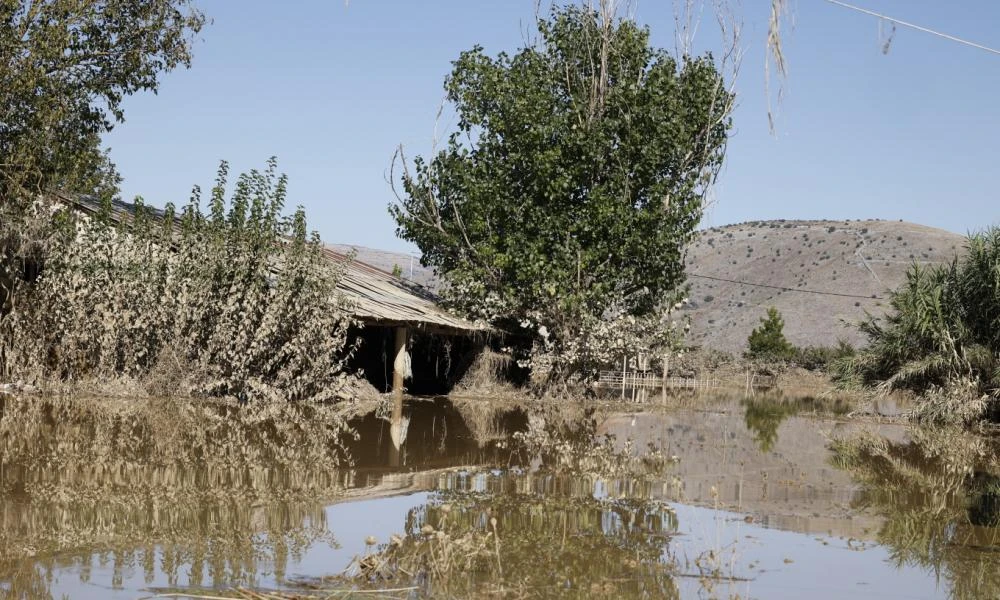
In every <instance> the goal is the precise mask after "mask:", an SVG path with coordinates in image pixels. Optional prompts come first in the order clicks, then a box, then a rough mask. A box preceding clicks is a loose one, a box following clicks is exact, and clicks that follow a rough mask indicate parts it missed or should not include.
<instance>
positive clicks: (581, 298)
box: [390, 6, 732, 351]
mask: <svg viewBox="0 0 1000 600" xmlns="http://www.w3.org/2000/svg"><path fill="white" fill-rule="evenodd" d="M538 31H539V40H538V42H537V43H536V44H534V45H531V46H528V47H525V48H522V49H521V50H519V51H518V52H517V53H516V54H514V55H508V54H506V53H501V54H499V55H497V56H496V57H490V56H487V54H486V53H485V52H484V51H483V49H482V48H479V47H476V48H473V49H472V50H469V51H466V52H463V53H462V54H461V55H460V56H459V58H458V60H456V61H455V62H454V68H453V70H452V73H451V75H450V76H449V77H448V78H447V80H446V82H445V88H446V90H447V96H448V100H449V101H450V102H451V103H452V104H453V105H454V108H455V110H456V112H457V114H458V128H457V131H455V132H454V133H453V134H452V135H451V136H450V137H449V138H448V142H447V145H446V147H445V148H444V149H443V150H441V151H440V152H438V153H437V154H435V155H433V156H431V157H430V158H429V159H425V158H423V157H417V158H416V159H415V160H414V161H413V164H412V166H410V165H408V164H407V163H406V160H405V158H404V159H403V161H402V162H403V165H404V172H403V175H402V186H403V188H402V193H400V194H399V200H398V202H397V203H396V204H394V205H392V206H391V207H390V212H391V213H392V215H393V216H394V217H395V219H396V222H397V224H398V234H399V235H400V236H401V237H402V238H403V239H406V240H410V241H412V242H414V243H416V244H417V246H418V247H419V248H420V249H421V251H422V253H423V257H422V262H423V263H424V264H425V265H427V266H433V267H434V268H436V269H437V270H438V271H439V272H440V273H441V274H442V275H444V277H445V278H446V281H447V287H446V290H445V293H446V295H447V296H448V298H449V299H450V300H451V301H452V302H453V303H454V304H455V305H456V306H458V307H460V308H461V309H464V311H466V312H467V313H468V314H471V315H474V316H478V317H483V318H486V319H488V320H491V321H493V322H499V323H503V324H505V326H506V327H509V328H510V327H518V326H522V327H525V328H528V329H530V330H532V331H535V332H537V331H538V330H539V328H540V326H544V331H547V332H548V333H549V334H550V335H551V336H552V337H551V340H552V341H553V342H554V344H555V346H556V350H557V351H558V347H559V345H560V344H562V343H564V342H565V341H567V340H570V339H574V338H577V337H579V335H580V333H581V330H582V328H585V327H586V326H587V324H588V323H590V324H593V323H596V322H597V321H599V320H601V319H603V318H604V317H605V316H606V315H608V314H615V315H635V316H640V315H646V314H649V313H651V312H652V311H653V310H654V309H655V308H656V307H657V306H659V305H662V304H664V303H666V304H668V305H672V304H673V303H674V301H675V300H676V299H677V298H676V297H674V296H670V294H671V292H673V291H674V290H676V289H677V288H678V287H679V286H680V285H681V284H682V283H683V281H684V272H683V260H682V253H683V248H684V246H685V244H686V243H687V242H688V241H689V240H690V239H691V235H692V232H693V231H694V228H695V226H696V225H697V224H698V222H699V220H700V218H701V215H702V208H703V192H704V189H705V186H706V185H708V184H709V183H710V182H711V180H712V178H713V177H714V174H715V173H716V172H717V170H718V168H719V166H720V165H721V163H722V160H723V150H724V146H725V142H726V138H727V132H728V129H729V126H730V121H729V118H728V109H729V108H730V107H731V101H732V97H731V95H730V94H728V93H727V91H726V90H725V89H724V87H723V84H722V78H721V76H720V75H719V73H718V71H717V69H716V67H715V65H714V64H713V60H712V58H711V57H710V56H705V57H697V58H696V57H689V56H684V57H681V58H679V59H678V58H674V57H672V56H670V55H668V54H667V53H666V52H665V51H663V50H660V49H656V48H652V47H651V46H650V44H649V31H648V30H646V29H644V28H641V27H639V26H638V25H637V24H636V23H634V22H632V21H628V20H615V19H612V18H604V17H602V16H601V15H600V14H599V13H597V12H592V11H590V10H588V9H585V8H580V7H576V6H564V7H556V8H554V9H553V11H552V13H551V16H550V18H549V19H547V20H545V19H542V20H539V22H538ZM668 296H670V297H669V299H666V298H667V297H668Z"/></svg>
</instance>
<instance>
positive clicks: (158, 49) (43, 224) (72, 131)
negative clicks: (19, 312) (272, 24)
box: [0, 0, 205, 318]
mask: <svg viewBox="0 0 1000 600" xmlns="http://www.w3.org/2000/svg"><path fill="white" fill-rule="evenodd" d="M204 22H205V18H204V16H203V15H202V14H201V12H200V11H198V10H197V9H195V8H194V7H193V6H192V4H191V0H144V1H142V2H136V1H134V0H90V1H84V0H0V318H3V315H4V313H6V312H7V311H9V310H10V306H9V303H10V300H11V298H10V294H11V289H12V287H13V285H14V282H15V281H16V280H18V279H20V278H24V277H30V276H32V274H33V272H34V271H35V270H36V269H37V267H38V265H40V264H41V263H42V262H43V261H44V259H45V255H46V240H47V239H48V238H49V233H50V232H49V231H48V228H49V222H48V220H47V219H45V218H42V219H36V220H26V212H28V211H30V210H31V204H32V203H33V202H35V201H37V200H38V198H39V195H40V194H41V193H43V192H47V191H50V190H53V189H60V190H67V191H71V192H82V193H85V194H96V195H98V196H101V197H113V196H115V195H117V189H118V183H119V181H120V178H119V176H118V173H117V171H116V170H115V168H114V165H112V163H111V161H110V160H109V158H108V155H107V153H106V152H105V151H104V150H103V149H102V148H101V134H103V133H105V132H107V131H110V130H111V129H112V128H113V127H114V125H115V124H116V123H119V122H121V121H122V120H123V119H124V112H123V110H122V101H123V100H124V99H125V98H126V97H127V96H129V95H131V94H133V93H135V92H137V91H140V90H151V91H153V92H155V91H156V90H157V88H158V86H159V77H160V75H161V74H162V73H164V72H166V71H170V70H172V69H174V68H176V67H178V66H188V65H190V62H191V48H192V44H193V42H194V38H195V36H196V35H197V33H198V32H199V31H200V30H201V28H202V26H203V25H204Z"/></svg>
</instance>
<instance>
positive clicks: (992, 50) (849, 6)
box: [826, 0, 1000, 55]
mask: <svg viewBox="0 0 1000 600" xmlns="http://www.w3.org/2000/svg"><path fill="white" fill-rule="evenodd" d="M826 2H829V3H830V4H835V5H837V6H841V7H843V8H847V9H850V10H854V11H857V12H859V13H864V14H866V15H871V16H873V17H878V18H880V19H885V20H886V21H889V22H891V23H896V24H897V25H902V26H903V27H909V28H910V29H916V30H917V31H922V32H924V33H929V34H931V35H936V36H938V37H941V38H944V39H946V40H951V41H953V42H958V43H959V44H964V45H966V46H972V47H973V48H978V49H980V50H985V51H987V52H990V53H993V54H998V55H1000V50H997V49H996V48H990V47H989V46H984V45H982V44H977V43H976V42H970V41H969V40H964V39H962V38H960V37H955V36H953V35H948V34H947V33H942V32H940V31H935V30H933V29H928V28H927V27H921V26H920V25H916V24H914V23H907V22H906V21H900V20H899V19H894V18H892V17H889V16H886V15H883V14H881V13H877V12H875V11H873V10H868V9H867V8H861V7H860V6H854V5H853V4H848V3H846V2H841V1H840V0H826Z"/></svg>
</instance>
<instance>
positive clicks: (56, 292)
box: [0, 160, 351, 401]
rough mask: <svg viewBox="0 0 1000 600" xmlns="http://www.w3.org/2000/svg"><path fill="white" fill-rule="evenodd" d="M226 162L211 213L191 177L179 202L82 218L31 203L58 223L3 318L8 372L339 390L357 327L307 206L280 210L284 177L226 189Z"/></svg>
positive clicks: (287, 394) (39, 377) (190, 386)
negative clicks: (37, 271) (33, 275)
mask: <svg viewBox="0 0 1000 600" xmlns="http://www.w3.org/2000/svg"><path fill="white" fill-rule="evenodd" d="M227 181H228V167H227V165H226V164H225V163H223V164H222V165H221V167H220V169H219V173H218V178H217V180H216V182H215V187H214V188H213V189H212V192H211V197H210V199H209V202H208V207H207V210H206V211H203V210H202V208H201V198H200V196H201V194H200V190H199V189H198V188H195V190H194V192H193V194H192V198H191V200H190V202H189V203H188V204H187V205H185V206H184V207H182V208H181V209H180V210H179V211H178V210H176V209H175V207H173V206H172V205H168V206H167V207H166V209H165V210H164V211H162V213H159V212H154V211H152V210H150V209H149V208H147V207H144V206H143V205H142V203H141V201H137V202H136V205H135V208H134V211H132V212H131V213H130V215H129V216H128V218H125V219H123V220H121V221H120V222H116V221H113V220H112V219H110V215H111V209H112V207H111V205H110V204H105V206H104V209H103V210H102V211H101V213H100V214H98V215H96V216H94V217H84V216H81V215H80V214H79V213H76V212H74V211H72V210H68V209H66V208H64V207H63V208H59V207H58V206H57V207H55V208H53V207H50V206H46V205H43V204H39V205H36V207H35V210H36V215H35V218H36V219H41V220H48V221H49V222H50V223H51V228H50V235H49V239H48V240H47V248H48V251H47V260H46V262H45V264H44V268H43V269H42V272H41V275H40V277H39V278H38V279H37V280H36V281H34V282H31V283H28V282H25V281H20V282H18V283H17V285H16V286H15V289H14V292H13V301H12V302H10V303H9V307H8V309H7V312H6V314H5V315H4V316H3V319H2V321H0V376H2V377H4V378H6V379H8V380H18V379H20V380H24V381H26V382H34V383H37V384H41V385H46V384H48V385H51V384H59V383H66V382H70V383H73V382H83V381H107V380H111V379H122V378H124V379H127V380H134V381H140V382H145V383H146V384H151V385H153V387H154V390H155V391H157V392H159V393H167V394H171V395H176V394H181V395H187V394H194V395H211V396H235V397H238V398H240V399H245V400H249V399H268V400H289V401H294V400H329V399H334V398H337V397H344V396H345V395H346V394H347V392H346V391H345V386H346V384H347V378H346V377H345V375H344V361H345V360H346V358H347V357H348V355H349V351H350V348H348V345H347V330H348V327H349V326H350V325H351V317H350V313H349V311H348V310H347V308H348V307H347V306H346V304H345V301H344V300H343V299H342V298H341V297H340V295H339V294H338V293H337V290H336V285H337V281H338V279H339V277H340V276H341V275H342V269H343V266H342V265H340V266H338V265H333V264H331V263H330V262H329V261H327V260H326V259H325V258H324V257H323V255H322V248H321V244H320V241H319V239H318V237H317V236H316V234H315V233H313V234H309V233H308V231H307V227H306V219H305V215H304V213H303V211H302V209H301V208H299V209H298V210H296V211H295V212H294V213H293V214H292V215H291V216H289V217H286V216H283V214H282V211H283V209H284V203H285V198H286V187H287V180H286V178H285V177H284V176H283V175H282V176H278V175H277V174H276V163H275V161H274V160H272V161H270V162H269V163H268V166H267V169H266V170H264V171H263V172H261V171H256V170H255V171H251V172H249V173H247V174H244V175H241V176H240V177H239V178H238V179H237V180H236V182H235V185H234V186H233V187H234V189H233V191H232V194H231V197H230V199H229V200H228V201H227V200H226V187H227Z"/></svg>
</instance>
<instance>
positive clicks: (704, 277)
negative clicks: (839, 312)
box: [687, 273, 885, 300]
mask: <svg viewBox="0 0 1000 600" xmlns="http://www.w3.org/2000/svg"><path fill="white" fill-rule="evenodd" d="M687 275H688V277H697V278H699V279H711V280H712V281H723V282H726V283H737V284H739V285H749V286H753V287H762V288H770V289H772V290H782V291H785V292H799V293H802V294H816V295H819V296H839V297H841V298H861V299H862V300H885V298H883V297H882V296H859V295H857V294H841V293H839V292H821V291H819V290H806V289H802V288H790V287H784V286H780V285H769V284H766V283H750V282H749V281H737V280H736V279H726V278H725V277H713V276H711V275H699V274H697V273H688V274H687Z"/></svg>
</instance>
